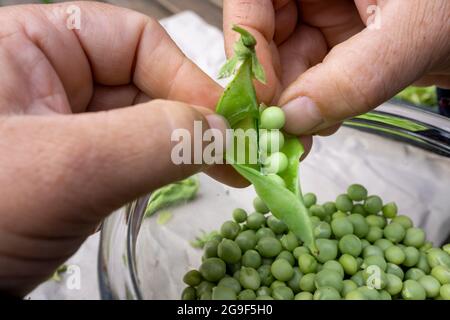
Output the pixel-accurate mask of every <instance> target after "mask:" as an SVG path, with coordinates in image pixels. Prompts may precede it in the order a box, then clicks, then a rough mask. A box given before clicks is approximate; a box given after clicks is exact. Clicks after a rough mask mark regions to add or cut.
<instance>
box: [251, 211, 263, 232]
mask: <svg viewBox="0 0 450 320" xmlns="http://www.w3.org/2000/svg"><path fill="white" fill-rule="evenodd" d="M265 222H266V218H265V217H264V215H263V214H262V213H260V212H253V213H251V214H250V215H249V216H248V217H247V227H248V228H249V229H252V230H257V229H259V228H261V227H263V226H264V224H265Z"/></svg>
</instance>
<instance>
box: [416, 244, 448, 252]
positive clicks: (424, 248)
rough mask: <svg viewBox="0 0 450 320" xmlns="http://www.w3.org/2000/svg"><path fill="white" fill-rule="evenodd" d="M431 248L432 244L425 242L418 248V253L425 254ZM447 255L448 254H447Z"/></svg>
mask: <svg viewBox="0 0 450 320" xmlns="http://www.w3.org/2000/svg"><path fill="white" fill-rule="evenodd" d="M431 248H433V242H431V241H425V243H424V244H423V245H422V246H421V247H420V249H419V250H420V251H423V252H427V251H428V250H430V249H431ZM447 253H448V252H447Z"/></svg>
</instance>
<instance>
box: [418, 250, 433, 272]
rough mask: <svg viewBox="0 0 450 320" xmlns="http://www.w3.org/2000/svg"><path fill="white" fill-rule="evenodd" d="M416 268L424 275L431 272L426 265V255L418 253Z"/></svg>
mask: <svg viewBox="0 0 450 320" xmlns="http://www.w3.org/2000/svg"><path fill="white" fill-rule="evenodd" d="M416 267H417V268H419V269H421V270H422V271H423V272H425V273H426V274H429V273H430V272H431V268H430V265H429V264H428V261H427V255H426V253H424V252H420V257H419V262H417V265H416Z"/></svg>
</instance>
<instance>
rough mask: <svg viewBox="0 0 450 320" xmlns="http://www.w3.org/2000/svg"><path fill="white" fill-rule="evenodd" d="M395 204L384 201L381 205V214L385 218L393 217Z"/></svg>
mask: <svg viewBox="0 0 450 320" xmlns="http://www.w3.org/2000/svg"><path fill="white" fill-rule="evenodd" d="M397 210H398V208H397V204H396V203H395V202H389V203H386V204H385V205H384V206H383V216H384V217H385V218H386V219H394V218H395V217H396V216H397Z"/></svg>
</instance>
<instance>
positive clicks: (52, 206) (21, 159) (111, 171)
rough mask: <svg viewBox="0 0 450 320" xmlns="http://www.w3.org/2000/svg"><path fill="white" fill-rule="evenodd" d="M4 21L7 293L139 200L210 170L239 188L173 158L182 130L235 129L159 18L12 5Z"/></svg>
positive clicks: (2, 221)
mask: <svg viewBox="0 0 450 320" xmlns="http://www.w3.org/2000/svg"><path fill="white" fill-rule="evenodd" d="M72 4H75V5H76V6H78V7H79V8H80V14H81V26H80V27H81V28H80V29H79V30H69V29H68V28H67V27H66V20H67V14H66V9H67V7H68V6H69V5H72ZM0 24H1V26H2V28H1V30H0V69H1V70H2V73H1V76H0V113H1V116H0V134H1V137H2V139H1V140H0V150H1V152H0V167H1V168H2V170H1V171H0V184H1V186H2V192H1V194H0V292H7V293H12V294H17V295H23V294H25V293H27V292H28V291H29V290H31V289H32V288H33V287H34V286H35V285H37V284H38V283H39V282H41V281H42V280H45V279H47V278H48V277H49V275H51V273H52V272H53V270H55V269H56V267H57V266H58V265H59V264H61V263H62V262H63V261H65V260H66V259H67V258H68V257H69V256H70V255H72V254H73V253H74V252H75V250H76V249H77V248H78V246H79V245H80V244H81V243H82V241H83V240H84V239H85V238H86V237H87V236H88V235H89V234H90V233H92V231H93V230H94V229H95V227H96V226H97V225H98V224H99V222H100V221H101V220H102V219H103V218H104V217H105V216H106V215H107V214H108V213H110V212H112V211H113V210H114V209H116V208H118V207H120V206H122V205H123V204H125V203H127V202H129V201H131V200H132V199H134V198H136V197H138V196H139V195H142V194H144V193H146V192H148V191H151V190H153V189H155V188H157V187H160V186H162V185H164V184H167V183H169V182H173V181H175V180H180V179H182V178H185V177H187V176H189V175H191V174H194V173H196V172H198V171H200V170H206V169H207V170H208V173H210V174H211V175H212V176H216V177H219V178H222V180H227V179H226V178H228V180H227V181H228V182H230V183H239V182H236V181H234V180H233V175H231V174H229V172H227V170H230V169H229V168H228V169H224V168H221V169H220V170H216V169H214V168H215V167H210V168H207V167H205V166H203V165H178V166H177V165H175V164H174V163H173V162H172V161H171V149H172V147H173V143H172V142H171V133H172V131H173V130H174V129H177V128H185V129H188V130H189V131H190V132H191V133H192V132H193V127H194V123H193V122H194V120H198V121H202V123H203V125H202V127H203V130H206V129H208V128H210V127H213V128H216V129H219V130H221V131H222V132H223V130H224V129H225V128H226V123H225V122H224V121H223V120H222V119H221V117H219V116H217V115H214V114H213V112H212V111H211V109H213V108H214V106H215V104H216V102H217V100H218V98H219V96H220V94H221V92H222V89H221V88H220V87H219V86H218V85H217V84H216V83H215V82H214V81H212V80H211V79H210V78H208V77H207V75H206V74H204V73H203V72H202V71H200V69H198V68H197V67H196V66H195V65H194V64H193V63H192V62H191V61H189V60H188V59H187V58H186V57H185V56H184V55H183V54H182V53H181V51H180V50H179V49H178V48H177V47H176V46H175V44H174V43H173V42H172V41H171V39H170V38H169V37H168V35H167V34H166V33H165V31H164V30H163V29H162V27H161V26H160V25H159V24H158V22H156V21H155V20H152V19H150V18H148V17H146V16H144V15H142V14H139V13H136V12H133V11H130V10H126V9H121V8H117V7H113V6H109V5H105V4H100V3H88V2H78V3H64V4H58V5H28V6H17V7H4V8H1V9H0ZM150 98H152V99H170V100H178V101H183V102H184V103H181V102H174V101H169V100H152V101H149V100H150ZM135 104H136V106H132V105H135ZM194 105H202V106H206V107H209V108H210V109H207V108H203V107H196V106H194ZM128 106H132V107H128ZM124 107H126V108H124ZM230 179H231V180H230Z"/></svg>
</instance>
